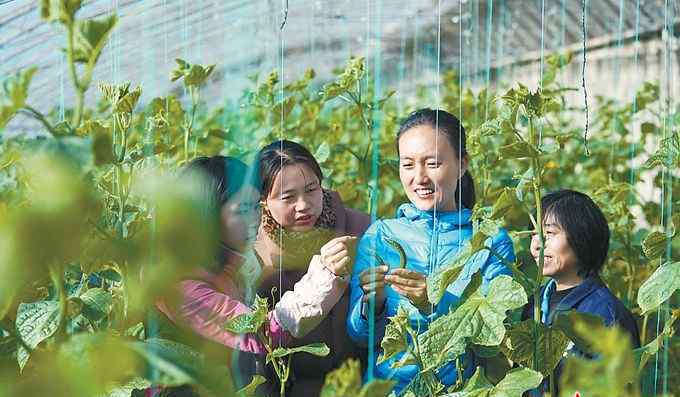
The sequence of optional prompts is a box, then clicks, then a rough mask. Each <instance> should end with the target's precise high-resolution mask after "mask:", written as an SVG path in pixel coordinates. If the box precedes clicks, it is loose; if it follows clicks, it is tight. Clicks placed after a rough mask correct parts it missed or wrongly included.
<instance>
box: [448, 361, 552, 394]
mask: <svg viewBox="0 0 680 397" xmlns="http://www.w3.org/2000/svg"><path fill="white" fill-rule="evenodd" d="M542 380H543V376H542V375H541V374H540V373H538V372H536V371H533V370H530V369H529V368H515V369H513V370H511V371H510V372H508V373H507V375H505V378H503V379H502V380H501V381H500V382H498V384H497V385H495V386H494V385H493V384H492V383H491V382H490V381H489V380H488V379H487V378H486V376H484V370H483V369H482V368H481V367H477V371H475V374H474V375H472V378H470V380H469V381H468V383H467V384H466V385H465V387H464V388H463V390H461V391H459V392H456V393H449V394H446V395H444V396H443V397H522V394H523V393H524V392H526V391H528V390H531V389H535V388H536V387H538V385H540V384H541V381H542Z"/></svg>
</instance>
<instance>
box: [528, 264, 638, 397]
mask: <svg viewBox="0 0 680 397" xmlns="http://www.w3.org/2000/svg"><path fill="white" fill-rule="evenodd" d="M556 286H557V283H556V282H555V280H553V279H551V280H550V281H549V282H548V283H547V284H546V285H545V286H544V287H543V289H542V290H541V322H543V323H544V324H546V325H552V324H553V320H554V319H555V317H556V316H557V314H558V313H565V312H568V311H570V310H576V311H577V312H580V313H588V314H593V315H596V316H599V317H600V318H602V320H603V321H604V324H605V325H606V326H608V327H611V326H614V325H617V326H619V327H621V328H622V329H623V330H624V331H626V333H628V335H629V336H630V340H631V345H632V347H633V348H634V349H635V348H638V347H640V333H639V331H638V327H637V323H636V322H635V319H634V318H633V315H632V314H631V313H630V311H629V310H628V309H627V308H626V306H624V304H623V303H622V302H621V301H620V300H619V299H618V298H617V297H616V296H614V294H612V292H611V291H610V290H609V288H607V286H606V285H604V283H603V282H602V280H601V279H600V278H599V277H597V276H594V277H588V278H586V279H585V280H583V282H582V283H581V284H579V285H578V286H576V287H575V288H574V289H573V290H572V291H571V292H569V294H568V295H567V296H565V297H564V298H562V300H561V301H560V303H558V304H557V307H555V310H553V311H552V312H548V310H549V308H550V296H551V295H552V294H553V292H555V288H556ZM533 311H534V305H533V302H532V301H530V302H529V304H527V305H526V307H525V309H524V311H523V317H524V318H529V317H531V316H532V314H533ZM566 354H577V355H586V356H587V354H586V353H585V352H581V351H579V350H578V349H576V347H573V348H572V349H571V350H569V351H568V352H567V353H566ZM563 366H564V359H562V360H561V361H560V363H559V364H558V365H557V367H556V368H555V370H554V372H553V374H554V376H555V378H556V382H555V386H556V387H557V386H558V385H559V378H560V375H561V373H562V369H563ZM540 390H542V391H543V392H546V391H547V390H548V380H547V379H546V380H544V381H543V384H542V386H541V387H540V388H539V390H537V391H534V392H533V394H532V395H542V393H541V391H540Z"/></svg>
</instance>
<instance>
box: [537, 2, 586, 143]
mask: <svg viewBox="0 0 680 397" xmlns="http://www.w3.org/2000/svg"><path fill="white" fill-rule="evenodd" d="M584 1H585V0H584ZM544 52H545V0H541V59H540V62H539V72H540V75H539V78H538V87H539V90H540V91H543V67H544V63H545V56H544ZM584 53H585V52H584ZM584 64H585V62H584ZM542 142H543V124H542V123H539V124H538V145H539V146H540V145H541V143H542Z"/></svg>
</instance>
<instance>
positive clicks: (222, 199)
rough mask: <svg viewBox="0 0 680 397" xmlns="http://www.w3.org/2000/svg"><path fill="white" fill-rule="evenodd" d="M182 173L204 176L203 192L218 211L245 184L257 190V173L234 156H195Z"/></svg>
mask: <svg viewBox="0 0 680 397" xmlns="http://www.w3.org/2000/svg"><path fill="white" fill-rule="evenodd" d="M182 173H183V175H187V174H191V175H194V174H198V175H200V176H201V177H203V178H205V180H204V184H203V189H204V193H205V194H206V195H207V198H208V199H209V200H210V201H211V204H212V205H214V207H215V209H216V210H218V211H219V210H220V209H221V208H222V206H223V205H224V204H225V203H226V202H227V201H229V199H230V198H231V196H233V195H234V193H236V192H238V191H239V190H241V188H242V187H243V185H245V184H250V185H252V186H253V187H255V188H256V189H257V190H258V191H259V183H258V180H257V175H255V174H254V173H253V172H252V171H251V169H250V167H248V166H247V165H246V164H245V163H243V162H242V161H241V160H239V159H237V158H234V157H226V156H212V157H205V156H202V157H196V158H195V159H193V160H191V162H189V164H188V165H187V166H186V167H185V168H184V170H183V171H182Z"/></svg>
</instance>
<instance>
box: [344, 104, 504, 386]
mask: <svg viewBox="0 0 680 397" xmlns="http://www.w3.org/2000/svg"><path fill="white" fill-rule="evenodd" d="M397 152H398V154H399V178H400V180H401V183H402V186H403V187H404V191H405V192H406V196H407V197H408V199H409V201H410V202H409V203H405V204H402V205H401V206H400V207H399V209H398V211H397V216H396V218H393V219H383V220H378V221H376V222H375V223H373V224H372V225H371V227H370V228H369V229H368V230H367V231H366V233H365V234H364V236H363V237H362V238H361V240H360V242H359V246H358V252H357V259H356V263H355V266H354V271H353V273H352V279H351V282H350V305H349V313H348V316H347V331H348V334H349V336H350V337H351V338H352V339H353V340H354V341H356V342H357V343H358V344H359V345H362V346H364V347H368V348H369V349H375V354H374V355H371V356H369V363H368V365H369V368H368V377H369V378H370V377H377V378H384V379H392V380H395V381H397V385H396V387H395V391H397V392H400V391H401V390H403V389H404V388H405V387H406V386H407V385H408V383H409V382H410V381H411V380H412V379H413V378H414V377H415V375H416V374H417V373H418V368H417V367H416V366H414V365H407V366H404V367H400V368H396V369H393V368H391V365H392V364H393V363H394V362H396V361H399V359H400V358H401V354H398V355H396V356H394V357H392V358H391V359H389V360H386V361H384V362H382V363H380V364H378V365H376V364H375V361H376V358H377V357H378V356H379V355H380V354H381V353H382V351H381V349H380V342H381V340H382V338H383V336H384V333H385V325H386V324H385V323H386V318H387V317H390V316H394V315H395V314H396V312H397V308H398V307H399V306H402V307H404V308H405V309H406V310H407V312H408V313H409V317H410V321H411V326H412V327H413V329H418V330H420V332H421V333H422V332H424V331H425V330H426V329H427V327H428V324H429V323H430V322H432V321H433V320H434V319H436V318H437V317H439V316H441V315H443V314H446V313H448V312H449V310H450V309H451V308H453V307H455V306H456V305H457V303H458V301H459V299H460V296H461V294H462V292H463V290H464V289H465V287H466V286H467V284H468V283H469V281H470V278H471V277H472V275H473V274H474V273H475V272H476V271H477V270H479V271H480V273H481V275H482V276H483V281H482V286H483V287H484V286H485V285H486V284H488V283H489V281H490V280H491V279H493V278H494V277H496V276H498V275H500V274H509V273H510V271H509V269H507V268H506V267H505V266H504V265H503V264H502V261H501V259H500V258H497V257H494V256H493V255H489V254H488V251H487V250H484V251H482V252H480V253H478V254H476V256H475V257H474V259H472V260H469V261H468V263H467V264H466V265H465V267H464V270H463V271H462V273H461V275H460V276H459V277H458V279H457V280H456V281H455V282H454V283H453V284H451V285H450V286H449V288H448V289H447V292H446V294H445V295H444V297H443V298H442V299H441V301H440V302H439V303H438V304H437V305H431V304H430V303H429V302H428V300H427V288H426V277H427V276H428V275H430V274H432V273H433V272H434V270H435V269H437V268H438V267H440V266H444V265H446V264H448V263H450V262H451V260H452V259H453V258H455V257H456V255H457V254H458V253H459V252H460V250H461V249H462V248H463V247H464V245H465V243H466V242H468V241H469V240H470V239H471V237H472V223H471V215H472V211H471V209H472V207H473V206H474V204H475V192H474V184H473V180H472V177H471V175H470V173H469V172H468V169H467V166H468V158H467V152H466V150H465V129H464V128H463V126H462V125H461V124H460V122H459V121H458V119H457V118H456V117H455V116H453V115H452V114H450V113H448V112H446V111H443V110H438V111H437V110H432V109H421V110H418V111H415V112H414V113H411V114H410V115H409V116H408V117H407V118H406V120H405V121H404V122H403V123H402V124H401V127H400V128H399V132H398V134H397ZM390 239H391V240H395V241H397V242H398V243H400V244H401V246H402V247H403V248H404V251H405V254H406V265H405V267H404V268H403V269H402V268H399V253H398V252H397V251H396V250H395V247H393V246H392V245H390V244H389V242H388V240H390ZM492 248H493V249H494V250H495V251H496V252H497V253H499V254H500V255H502V256H503V257H505V259H507V260H510V261H514V259H515V258H514V252H513V247H512V242H511V240H510V238H509V237H508V235H507V233H506V232H505V231H501V232H500V233H499V234H498V235H496V236H495V237H494V238H493V239H492ZM375 254H377V255H379V256H380V257H381V258H382V259H383V260H384V261H385V263H387V264H389V266H376V263H375ZM371 296H374V297H375V312H374V313H372V314H371V313H369V303H368V302H369V298H370V297H371ZM369 319H371V320H375V322H374V328H373V330H374V334H373V335H371V336H372V338H370V339H369V331H370V328H371V327H369ZM456 376H457V375H456V369H455V366H454V363H453V362H451V363H449V364H447V365H446V366H444V367H443V368H442V370H440V371H439V373H438V377H439V380H440V382H441V383H443V384H444V385H451V384H454V383H455V382H456Z"/></svg>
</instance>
